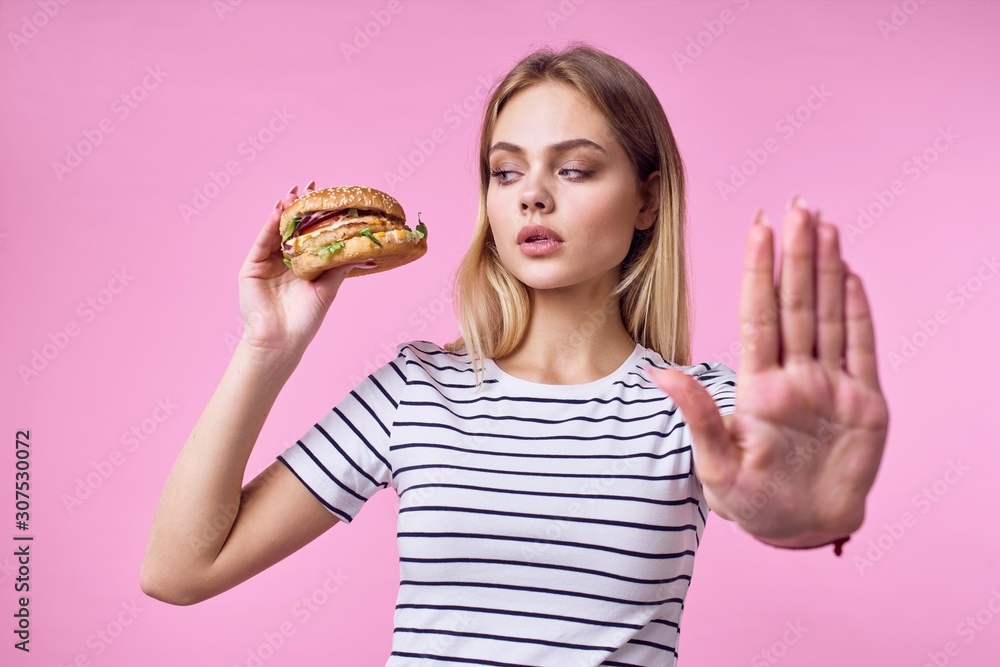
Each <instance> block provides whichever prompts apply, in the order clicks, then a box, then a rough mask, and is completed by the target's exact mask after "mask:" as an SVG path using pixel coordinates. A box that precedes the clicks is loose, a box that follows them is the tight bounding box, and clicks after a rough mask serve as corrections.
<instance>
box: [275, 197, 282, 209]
mask: <svg viewBox="0 0 1000 667" xmlns="http://www.w3.org/2000/svg"><path fill="white" fill-rule="evenodd" d="M279 206H281V200H280V199H279V200H278V201H276V202H274V208H278V207H279Z"/></svg>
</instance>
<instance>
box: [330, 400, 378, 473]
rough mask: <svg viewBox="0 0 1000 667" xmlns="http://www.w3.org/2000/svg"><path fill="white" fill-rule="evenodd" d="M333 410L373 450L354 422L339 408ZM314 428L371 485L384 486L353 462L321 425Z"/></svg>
mask: <svg viewBox="0 0 1000 667" xmlns="http://www.w3.org/2000/svg"><path fill="white" fill-rule="evenodd" d="M333 412H334V413H335V414H336V415H337V416H338V417H340V419H341V420H342V421H343V422H344V423H345V424H347V426H348V427H350V429H351V430H352V431H354V434H355V435H356V436H358V439H359V440H361V442H363V443H365V446H367V447H368V449H370V450H372V451H374V449H373V448H372V446H371V443H370V442H368V440H367V439H365V436H364V435H362V433H361V431H359V430H358V429H357V428H355V426H354V424H352V423H351V420H350V419H348V418H347V415H345V414H344V413H343V412H341V411H340V410H339V409H338V408H334V409H333ZM316 430H318V431H319V432H320V433H322V434H323V437H325V438H326V439H327V440H329V441H330V444H331V445H333V447H334V449H336V450H337V451H338V452H340V455H341V456H343V457H344V460H345V461H347V462H348V463H350V464H351V467H352V468H354V469H355V470H357V471H358V472H359V473H361V475H362V477H364V478H365V479H367V480H368V481H369V482H371V483H372V486H375V487H377V488H381V487H384V486H386V483H385V482H383V483H381V484H380V483H378V482H376V481H375V478H374V477H372V476H371V475H369V474H368V473H367V472H366V471H365V470H364V469H363V468H362V467H361V466H359V465H358V464H357V462H355V460H354V459H352V458H351V457H350V455H349V454H348V453H347V452H345V451H344V450H343V449H341V447H340V445H338V444H337V441H336V440H334V438H333V436H332V435H330V434H329V433H327V431H326V429H325V428H323V427H322V426H321V425H320V424H316ZM345 488H346V487H345Z"/></svg>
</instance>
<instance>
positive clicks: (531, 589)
mask: <svg viewBox="0 0 1000 667" xmlns="http://www.w3.org/2000/svg"><path fill="white" fill-rule="evenodd" d="M399 585H400V586H458V587H459V588H465V587H471V588H499V589H503V590H509V591H525V592H528V593H548V594H550V595H567V596H570V597H578V598H589V599H591V600H603V601H605V602H616V603H618V604H630V605H636V606H640V607H646V606H659V605H661V604H666V603H668V602H678V603H679V602H683V601H684V600H683V598H664V599H663V600H650V601H648V602H640V601H638V600H624V599H621V598H612V597H608V596H606V595H596V594H594V593H581V592H579V591H564V590H561V589H558V588H542V587H541V586H516V585H514V584H498V583H493V582H485V581H413V580H411V579H404V580H402V581H400V582H399Z"/></svg>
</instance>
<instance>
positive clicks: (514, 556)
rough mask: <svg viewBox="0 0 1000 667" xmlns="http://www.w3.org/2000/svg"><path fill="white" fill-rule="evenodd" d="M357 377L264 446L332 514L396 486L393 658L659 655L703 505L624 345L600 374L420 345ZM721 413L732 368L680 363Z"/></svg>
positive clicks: (664, 414)
mask: <svg viewBox="0 0 1000 667" xmlns="http://www.w3.org/2000/svg"><path fill="white" fill-rule="evenodd" d="M397 351H398V356H397V357H396V358H395V359H394V360H393V361H390V362H388V363H387V364H385V365H384V366H382V367H381V368H379V369H378V370H376V371H375V372H373V373H372V374H371V375H369V376H368V377H367V378H366V379H364V380H363V381H362V382H360V383H359V384H358V385H357V387H355V389H354V390H353V391H351V392H350V394H349V395H347V396H345V397H344V398H343V400H341V401H340V403H338V404H337V406H336V407H334V408H333V409H332V410H331V411H330V412H329V413H327V414H326V415H325V416H324V417H323V418H322V419H321V420H320V421H319V422H318V423H317V424H315V425H314V426H312V427H311V428H310V429H309V430H308V432H306V433H305V434H304V435H303V436H302V438H301V439H300V440H299V441H298V442H296V443H295V444H294V445H292V446H290V447H288V448H287V449H286V450H285V451H284V452H282V453H281V455H279V456H278V459H279V460H281V461H283V462H284V463H285V465H287V466H288V467H289V468H290V469H291V470H292V472H293V473H294V474H295V475H296V476H297V477H298V478H299V479H300V480H301V481H302V482H303V484H305V485H306V486H307V487H308V488H309V489H310V490H311V491H312V493H313V494H314V495H315V496H316V497H317V498H318V499H319V500H320V502H322V503H323V505H325V506H326V507H327V509H329V510H330V511H331V512H333V513H334V514H335V515H337V516H338V517H340V519H341V520H343V521H346V522H350V521H351V520H352V519H353V518H354V517H355V515H356V514H357V512H358V511H359V510H360V509H361V506H362V505H363V504H364V502H365V500H367V499H368V498H369V497H370V496H371V495H372V494H373V493H375V492H376V491H378V490H379V489H380V488H383V487H387V486H392V487H393V488H394V489H395V490H396V493H397V495H398V496H399V518H398V528H397V535H398V546H399V555H400V561H401V563H400V572H401V581H400V588H399V597H398V600H397V604H396V611H395V617H394V625H395V630H394V633H393V643H392V654H391V656H390V657H389V659H388V662H387V663H386V667H403V666H404V665H406V666H409V665H417V664H419V665H428V667H429V666H431V665H434V666H442V665H496V666H502V667H507V666H521V665H530V666H533V667H534V666H539V665H545V666H550V665H551V666H553V667H555V666H558V667H576V666H577V665H579V666H581V667H582V666H584V665H587V666H593V665H619V666H624V665H634V666H637V667H649V666H651V665H663V666H666V667H670V666H673V665H674V664H675V661H676V656H677V643H678V634H679V631H680V626H679V624H680V620H681V613H682V611H683V608H684V596H685V593H686V592H687V589H688V584H689V583H690V580H691V573H692V570H693V565H694V555H695V551H696V549H697V548H698V543H699V540H700V538H701V535H702V531H703V530H704V527H705V517H706V515H707V512H708V506H707V503H706V502H705V498H704V495H703V494H702V488H701V483H700V482H699V480H698V478H697V477H696V476H695V475H693V474H692V457H691V440H690V430H689V429H688V428H687V427H686V425H685V423H684V421H683V419H682V415H681V413H680V412H679V411H678V410H677V406H676V404H675V403H674V402H673V400H672V399H671V398H670V397H669V396H668V395H667V394H666V393H665V392H664V391H663V390H662V389H660V388H659V387H658V386H657V385H656V384H655V383H653V382H652V381H651V380H650V379H649V378H648V377H647V376H646V374H645V372H644V367H645V366H647V365H653V366H656V367H658V368H664V367H667V366H671V364H669V363H667V362H666V361H665V360H664V359H663V357H662V356H660V355H659V354H657V353H656V352H655V351H653V350H650V349H648V348H645V347H643V346H642V345H638V344H637V345H636V347H635V350H634V351H633V352H632V354H631V356H629V358H628V359H627V360H626V361H625V362H624V363H623V364H622V365H621V366H620V367H619V368H618V370H616V371H615V372H614V373H612V374H611V375H609V376H607V377H604V378H602V379H600V380H596V381H594V382H590V383H587V384H580V385H548V384H538V383H534V382H528V381H526V380H522V379H519V378H516V377H513V376H511V375H508V374H507V373H505V372H504V371H503V370H501V369H500V368H499V367H498V366H497V365H496V363H494V362H493V361H492V360H486V381H485V383H484V384H483V387H482V389H481V391H479V392H478V393H476V392H475V376H474V374H473V370H472V366H471V362H470V358H469V356H468V355H467V354H465V353H461V354H454V353H451V352H448V351H446V350H444V349H442V348H441V347H439V346H438V345H436V344H434V343H431V342H428V341H411V342H409V343H404V344H400V345H399V346H398V347H397ZM673 367H674V368H677V369H680V370H683V371H684V372H686V373H688V374H689V375H691V376H693V377H695V378H697V379H698V380H699V381H700V382H701V383H702V385H703V386H704V387H705V388H706V389H707V390H708V391H709V393H710V394H711V395H712V396H713V398H714V399H715V401H716V404H717V405H718V407H719V411H720V413H721V414H729V413H730V412H732V411H733V409H734V407H735V396H736V393H735V379H736V376H735V373H734V372H733V371H732V370H731V369H730V368H729V367H727V366H725V365H723V364H721V363H702V364H699V365H696V366H677V365H674V366H673Z"/></svg>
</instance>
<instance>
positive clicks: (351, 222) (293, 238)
mask: <svg viewBox="0 0 1000 667" xmlns="http://www.w3.org/2000/svg"><path fill="white" fill-rule="evenodd" d="M350 209H355V211H353V213H354V215H351V213H350ZM321 213H326V214H327V215H326V216H325V217H323V218H319V220H318V221H316V222H310V220H311V219H310V218H309V217H307V216H309V215H310V214H313V215H314V216H315V215H317V214H321ZM296 218H297V219H298V220H297V221H296V222H294V223H293V219H296ZM303 220H305V221H306V222H305V225H304V226H301V225H302V222H303ZM279 229H281V231H282V253H283V254H284V256H285V260H286V262H285V263H286V264H290V266H291V269H292V270H293V271H294V272H295V274H296V275H297V276H298V277H300V278H302V279H304V280H315V279H316V278H317V277H319V276H320V275H321V274H322V273H323V272H324V271H328V270H329V269H332V268H335V267H338V266H342V265H344V264H353V263H358V262H368V261H370V262H373V263H374V264H375V267H374V268H371V269H362V268H357V267H356V268H354V269H353V270H352V271H351V272H350V273H349V274H348V275H347V277H348V278H353V277H356V276H363V275H367V274H370V273H379V272H381V271H387V270H389V269H394V268H396V267H398V266H402V265H403V264H408V263H409V262H412V261H414V260H416V259H418V258H419V257H421V256H423V255H424V253H426V252H427V238H426V227H424V226H423V224H422V223H421V224H420V225H419V226H418V230H417V231H416V232H415V231H413V230H411V229H410V228H409V227H407V225H406V214H405V213H404V212H403V207H402V206H400V204H399V202H398V201H396V200H395V199H394V198H392V197H391V196H389V195H387V194H386V193H384V192H381V191H379V190H376V189H374V188H368V187H363V186H341V187H333V188H326V189H324V190H316V191H314V192H310V193H308V194H305V195H303V196H302V197H299V198H298V199H296V200H295V201H294V202H292V204H291V206H289V207H288V208H287V209H285V211H284V212H283V213H282V215H281V221H280V223H279ZM421 230H422V231H421ZM380 244H381V245H380Z"/></svg>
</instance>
